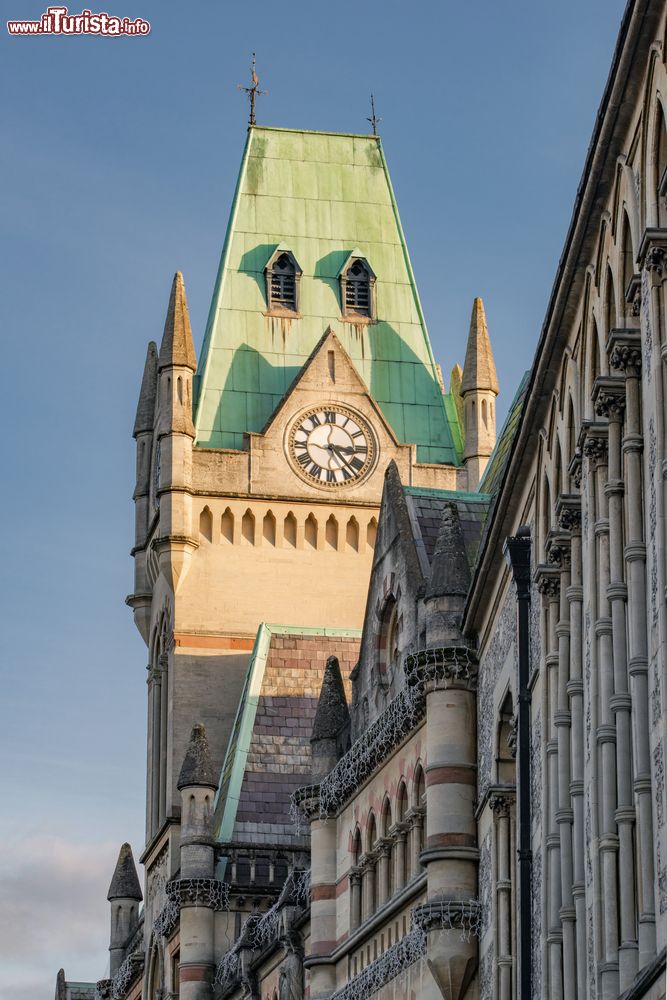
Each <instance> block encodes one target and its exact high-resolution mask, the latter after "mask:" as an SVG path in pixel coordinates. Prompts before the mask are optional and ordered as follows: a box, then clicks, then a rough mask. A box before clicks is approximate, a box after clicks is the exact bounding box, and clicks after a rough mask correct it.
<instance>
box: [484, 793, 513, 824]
mask: <svg viewBox="0 0 667 1000" xmlns="http://www.w3.org/2000/svg"><path fill="white" fill-rule="evenodd" d="M511 805H512V802H511V799H510V798H509V796H507V795H492V796H491V798H490V799H489V806H490V807H491V811H492V812H493V815H494V816H495V817H496V819H507V818H508V817H509V814H510V807H511Z"/></svg>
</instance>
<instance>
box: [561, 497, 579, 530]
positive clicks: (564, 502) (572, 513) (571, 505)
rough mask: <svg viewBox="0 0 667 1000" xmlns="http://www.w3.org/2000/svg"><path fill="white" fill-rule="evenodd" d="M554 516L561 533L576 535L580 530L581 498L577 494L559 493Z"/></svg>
mask: <svg viewBox="0 0 667 1000" xmlns="http://www.w3.org/2000/svg"><path fill="white" fill-rule="evenodd" d="M556 514H557V517H558V523H559V525H560V527H561V528H562V529H563V531H571V532H577V533H578V532H579V531H580V530H581V497H580V496H579V495H578V494H577V493H561V495H560V496H559V498H558V501H557V503H556Z"/></svg>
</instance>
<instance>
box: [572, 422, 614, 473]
mask: <svg viewBox="0 0 667 1000" xmlns="http://www.w3.org/2000/svg"><path fill="white" fill-rule="evenodd" d="M608 441H609V438H608V433H607V427H606V425H605V424H600V423H594V422H593V421H591V420H585V421H584V422H583V424H582V428H581V431H580V433H579V447H580V448H581V452H582V454H583V455H584V456H585V457H586V458H587V459H588V460H589V461H590V462H591V464H592V465H593V467H594V468H596V467H597V466H598V465H606V464H607V452H608Z"/></svg>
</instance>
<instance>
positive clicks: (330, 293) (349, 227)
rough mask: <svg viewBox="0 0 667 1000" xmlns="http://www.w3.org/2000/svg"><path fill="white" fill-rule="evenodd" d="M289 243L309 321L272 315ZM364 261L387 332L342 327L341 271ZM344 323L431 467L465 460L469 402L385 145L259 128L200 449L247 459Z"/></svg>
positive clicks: (209, 336)
mask: <svg viewBox="0 0 667 1000" xmlns="http://www.w3.org/2000/svg"><path fill="white" fill-rule="evenodd" d="M281 244H284V245H285V246H288V247H289V249H290V250H291V251H292V253H293V254H294V256H295V258H296V260H297V261H298V263H299V266H300V267H301V269H302V272H303V273H302V275H301V278H300V282H299V316H298V318H289V317H288V318H285V317H284V316H269V315H267V302H266V291H265V274H264V269H265V267H266V265H267V263H268V261H269V259H270V258H271V256H272V255H273V253H274V252H275V250H276V247H278V246H279V245H281ZM353 251H354V252H360V253H362V254H363V255H364V256H365V258H366V259H367V261H368V263H369V265H370V267H371V268H372V270H373V272H374V273H375V275H376V283H375V298H376V319H377V322H373V323H370V324H360V323H351V322H346V321H343V319H342V317H341V303H340V287H339V274H340V270H341V267H342V266H343V264H344V262H345V261H346V260H347V258H348V257H349V255H350V253H352V252H353ZM328 326H331V327H332V329H333V330H334V331H335V333H336V335H337V336H338V338H339V339H340V341H341V343H342V344H343V347H344V348H345V350H346V351H347V353H348V355H349V357H350V358H351V360H352V363H353V364H354V366H355V368H356V370H357V371H358V373H359V375H360V377H361V378H362V379H363V381H364V382H365V384H366V386H367V387H368V390H369V392H370V394H371V396H372V397H373V398H374V399H375V401H376V402H377V403H378V405H379V407H380V409H381V410H382V412H383V414H384V416H385V418H386V420H387V422H388V423H389V424H390V426H391V427H392V429H393V431H394V433H395V434H396V436H397V438H398V440H399V441H401V442H405V443H413V444H416V445H417V456H418V460H419V461H424V462H444V463H455V464H457V463H458V461H459V456H460V454H461V451H462V437H461V430H460V427H459V420H458V415H457V411H456V405H455V403H454V400H453V399H452V397H451V395H449V394H447V395H443V392H442V389H441V386H440V382H439V379H438V373H437V369H436V364H435V360H434V358H433V353H432V350H431V345H430V342H429V338H428V333H427V329H426V324H425V321H424V317H423V314H422V309H421V305H420V302H419V296H418V293H417V288H416V284H415V280H414V275H413V272H412V267H411V264H410V259H409V256H408V251H407V246H406V243H405V237H404V234H403V230H402V227H401V223H400V219H399V216H398V210H397V208H396V202H395V199H394V194H393V191H392V187H391V182H390V179H389V174H388V171H387V165H386V162H385V157H384V152H383V149H382V145H381V143H380V140H379V138H378V137H377V136H359V135H341V134H333V133H325V132H305V131H298V130H292V129H276V128H259V127H253V128H250V129H249V130H248V139H247V142H246V147H245V152H244V154H243V160H242V164H241V170H240V174H239V179H238V184H237V189H236V194H235V198H234V203H233V206H232V211H231V215H230V220H229V226H228V229H227V235H226V238H225V244H224V248H223V252H222V259H221V262H220V268H219V271H218V276H217V279H216V285H215V289H214V292H213V298H212V302H211V308H210V312H209V317H208V323H207V327H206V333H205V337H204V343H203V347H202V351H201V355H200V359H199V368H198V372H197V376H196V380H195V394H196V398H197V403H196V416H195V426H196V443H197V445H198V446H199V447H203V448H207V447H208V448H242V447H243V434H244V433H245V432H248V431H255V432H261V431H262V429H263V427H264V426H265V425H266V424H267V423H268V421H269V419H270V417H271V415H272V413H273V412H274V411H275V409H276V407H277V406H278V404H279V403H280V401H281V399H282V398H283V397H284V395H285V393H286V392H287V390H288V389H289V386H290V385H291V384H292V382H293V380H294V378H295V376H296V375H297V374H298V372H299V370H300V369H301V367H302V366H303V364H304V363H305V362H306V360H307V359H308V357H309V356H310V354H311V352H312V350H313V348H314V347H315V345H316V344H317V343H318V341H319V340H320V338H321V337H322V334H323V333H324V331H325V330H326V329H327V327H328Z"/></svg>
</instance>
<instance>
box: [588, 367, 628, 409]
mask: <svg viewBox="0 0 667 1000" xmlns="http://www.w3.org/2000/svg"><path fill="white" fill-rule="evenodd" d="M593 406H594V407H595V412H596V413H597V415H598V416H599V417H606V418H607V420H622V419H623V414H624V412H625V382H624V380H623V379H621V378H619V377H618V376H609V377H607V376H601V377H599V378H596V380H595V385H594V387H593Z"/></svg>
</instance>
